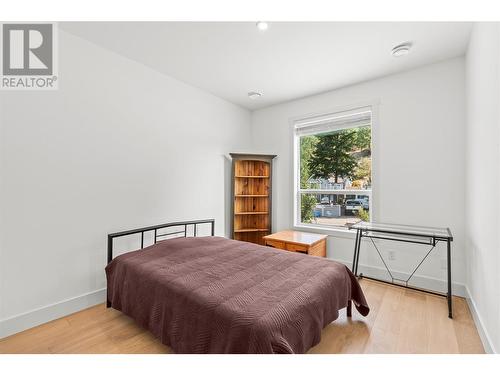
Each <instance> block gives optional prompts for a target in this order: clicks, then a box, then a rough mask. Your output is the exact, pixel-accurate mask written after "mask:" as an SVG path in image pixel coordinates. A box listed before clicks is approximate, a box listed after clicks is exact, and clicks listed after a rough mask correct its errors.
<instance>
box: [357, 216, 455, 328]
mask: <svg viewBox="0 0 500 375" xmlns="http://www.w3.org/2000/svg"><path fill="white" fill-rule="evenodd" d="M349 229H350V230H355V231H356V241H355V244H354V257H353V261H352V273H353V274H354V275H356V276H358V265H359V253H360V251H361V239H362V238H363V237H365V238H369V239H370V241H371V243H372V244H373V246H374V248H375V249H376V250H377V253H378V255H379V256H380V259H381V260H382V263H384V266H385V268H386V270H387V272H388V273H389V276H390V278H391V281H387V280H381V279H376V278H374V277H368V276H364V275H363V274H360V275H359V277H365V278H367V279H371V280H376V281H381V282H384V283H388V284H392V285H397V286H401V287H404V288H408V289H413V290H419V291H422V292H426V293H432V294H436V295H439V296H443V297H446V298H447V300H448V317H449V318H452V317H453V314H452V305H451V241H453V236H452V235H451V232H450V229H449V228H433V227H422V226H413V225H401V224H383V223H367V222H364V221H361V222H359V223H356V224H354V225H352V226H351V227H350V228H349ZM373 239H379V240H388V241H399V242H406V243H415V244H421V245H428V246H431V248H430V250H429V251H428V252H427V253H426V255H425V256H424V258H423V259H422V260H421V261H420V263H419V264H418V265H417V267H416V268H415V269H414V270H413V272H412V273H411V274H410V276H409V277H408V278H407V279H406V280H401V279H397V278H395V277H394V276H393V275H392V273H391V271H390V269H389V267H388V266H387V264H386V262H385V260H384V258H383V257H382V255H381V253H380V251H379V249H378V247H377V245H376V243H375V241H373ZM439 242H445V243H446V260H447V267H446V269H447V276H448V277H447V286H448V291H447V293H439V292H435V291H431V290H427V289H421V288H416V287H413V286H410V285H408V281H410V279H411V278H412V277H413V275H414V274H415V272H416V271H417V270H418V268H419V267H420V266H421V265H422V263H423V262H424V261H425V259H427V257H428V255H429V254H430V253H431V252H432V250H434V249H435V247H436V245H437V244H438V243H439Z"/></svg>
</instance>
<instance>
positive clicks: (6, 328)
mask: <svg viewBox="0 0 500 375" xmlns="http://www.w3.org/2000/svg"><path fill="white" fill-rule="evenodd" d="M105 301H106V288H103V289H99V290H95V291H93V292H89V293H85V294H82V295H80V296H77V297H73V298H68V299H66V300H64V301H61V302H57V303H53V304H51V305H47V306H44V307H40V308H38V309H35V310H31V311H28V312H26V313H23V314H19V315H15V316H11V317H8V318H5V319H3V320H0V338H3V337H7V336H10V335H13V334H15V333H18V332H21V331H24V330H26V329H29V328H32V327H36V326H38V325H40V324H43V323H47V322H50V321H51V320H54V319H58V318H62V317H63V316H66V315H69V314H73V313H75V312H77V311H80V310H83V309H86V308H87V307H91V306H94V305H97V304H99V303H103V302H105Z"/></svg>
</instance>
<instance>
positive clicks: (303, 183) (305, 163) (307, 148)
mask: <svg viewBox="0 0 500 375" xmlns="http://www.w3.org/2000/svg"><path fill="white" fill-rule="evenodd" d="M317 143H318V138H316V137H315V136H307V137H301V138H300V188H301V189H307V188H310V186H308V183H307V181H308V180H309V178H311V171H310V167H309V160H310V159H311V156H312V154H313V153H314V150H315V149H316V144H317Z"/></svg>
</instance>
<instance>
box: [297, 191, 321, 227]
mask: <svg viewBox="0 0 500 375" xmlns="http://www.w3.org/2000/svg"><path fill="white" fill-rule="evenodd" d="M317 203H318V202H317V201H316V197H315V196H314V195H311V194H302V197H301V200H300V217H301V220H302V222H303V223H310V222H312V220H313V218H314V213H313V210H314V208H315V207H316V204H317Z"/></svg>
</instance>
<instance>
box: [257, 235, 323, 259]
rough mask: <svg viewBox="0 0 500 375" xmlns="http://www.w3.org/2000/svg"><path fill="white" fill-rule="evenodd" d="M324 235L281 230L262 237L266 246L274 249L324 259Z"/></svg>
mask: <svg viewBox="0 0 500 375" xmlns="http://www.w3.org/2000/svg"><path fill="white" fill-rule="evenodd" d="M327 237H328V236H326V235H324V234H316V233H307V232H299V231H295V230H283V231H281V232H278V233H273V234H270V235H268V236H264V237H263V240H264V243H265V245H266V246H270V247H274V248H276V249H282V250H288V251H295V252H298V253H304V254H309V255H315V256H318V257H326V238H327Z"/></svg>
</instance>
